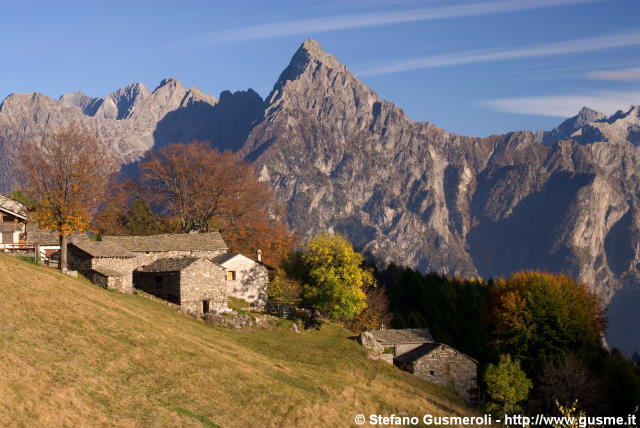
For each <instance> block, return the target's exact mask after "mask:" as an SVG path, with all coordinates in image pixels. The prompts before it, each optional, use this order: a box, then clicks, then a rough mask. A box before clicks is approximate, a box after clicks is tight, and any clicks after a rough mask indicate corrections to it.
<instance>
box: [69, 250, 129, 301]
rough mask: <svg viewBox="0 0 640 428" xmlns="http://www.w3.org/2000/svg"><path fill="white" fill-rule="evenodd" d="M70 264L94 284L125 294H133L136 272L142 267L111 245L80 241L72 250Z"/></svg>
mask: <svg viewBox="0 0 640 428" xmlns="http://www.w3.org/2000/svg"><path fill="white" fill-rule="evenodd" d="M67 249H68V253H67V264H68V266H69V269H71V270H77V271H78V272H80V273H81V274H82V275H84V276H85V277H86V278H88V279H89V280H90V281H91V282H93V283H94V284H97V285H99V286H101V287H103V288H106V289H109V290H116V291H119V292H121V293H131V292H132V290H133V277H132V272H133V270H134V269H135V268H136V267H138V263H139V261H138V259H137V257H136V255H135V254H134V253H132V252H131V251H128V250H125V249H124V248H122V247H120V246H118V245H115V244H111V243H108V242H96V241H89V240H88V239H87V240H84V241H79V242H74V243H70V244H69V246H68V248H67Z"/></svg>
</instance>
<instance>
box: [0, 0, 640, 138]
mask: <svg viewBox="0 0 640 428" xmlns="http://www.w3.org/2000/svg"><path fill="white" fill-rule="evenodd" d="M307 37H312V38H314V39H316V40H317V41H318V42H319V43H320V44H321V45H322V46H323V47H324V49H325V50H326V51H327V52H329V53H332V54H334V55H335V56H337V58H338V59H339V60H340V61H341V62H343V63H344V64H345V65H347V67H349V69H350V70H351V71H353V72H354V73H355V74H356V76H357V77H358V78H360V79H361V80H362V81H363V82H364V83H365V84H367V85H368V86H370V87H371V88H372V89H373V90H374V91H376V92H377V93H378V94H379V95H380V96H381V97H382V98H385V99H387V100H389V101H392V102H395V103H396V104H398V105H399V106H400V107H401V108H403V109H404V110H405V112H407V114H408V115H409V117H411V118H412V119H413V120H421V121H422V120H425V121H429V122H432V123H434V124H436V125H437V126H439V127H441V128H444V129H446V130H448V131H452V132H457V133H461V134H465V135H477V136H485V135H489V134H491V133H500V132H506V131H509V130H517V129H533V130H535V129H551V128H553V127H554V126H555V125H557V124H558V123H559V122H561V121H562V120H563V117H567V116H570V115H573V114H575V113H576V112H577V111H578V109H579V108H580V107H581V106H583V105H588V106H591V107H593V108H595V109H598V110H601V111H604V112H605V113H613V112H614V111H615V110H617V109H619V108H621V109H626V108H627V107H628V106H629V105H630V104H640V1H638V0H478V1H469V0H423V1H411V0H399V1H391V0H387V1H382V0H340V1H338V0H328V1H301V0H297V1H277V0H276V1H269V2H264V1H256V2H244V1H235V2H217V1H182V2H175V1H162V0H160V1H155V2H137V1H135V0H129V1H118V0H115V1H110V2H99V3H98V2H86V1H62V0H60V1H57V2H49V1H47V2H35V1H31V2H10V3H9V2H8V3H5V4H4V5H3V7H2V10H1V11H0V41H1V43H2V45H1V46H2V50H1V53H2V57H1V58H2V60H1V62H0V98H4V97H5V96H7V95H8V94H10V93H12V92H31V91H39V92H42V93H44V94H47V95H50V96H52V97H54V98H58V97H59V96H60V95H61V94H62V93H65V92H72V91H76V90H80V91H83V92H84V93H86V94H88V95H91V96H100V97H103V96H105V95H107V94H108V93H109V92H112V91H113V90H115V89H117V88H119V87H122V86H124V85H127V84H130V83H133V82H142V83H144V84H145V85H147V86H148V87H149V88H150V89H153V88H155V87H156V86H157V85H158V83H159V82H160V81H161V80H162V79H163V78H165V77H176V78H178V79H179V80H181V81H182V83H183V84H184V85H185V86H197V87H199V88H200V89H202V90H203V91H205V92H208V93H212V94H214V95H216V96H217V95H219V93H220V92H221V91H223V90H225V89H229V90H240V89H247V88H253V89H255V90H256V91H258V92H259V93H260V94H261V95H262V96H263V97H265V96H266V95H267V94H268V93H269V91H270V90H271V87H272V86H273V84H274V82H275V81H276V79H277V78H278V76H279V74H280V72H281V71H282V70H283V69H284V67H286V65H287V64H288V62H289V60H290V58H291V55H292V54H293V53H294V52H295V50H296V49H297V48H298V46H299V45H300V44H301V43H302V41H303V40H304V39H305V38H307Z"/></svg>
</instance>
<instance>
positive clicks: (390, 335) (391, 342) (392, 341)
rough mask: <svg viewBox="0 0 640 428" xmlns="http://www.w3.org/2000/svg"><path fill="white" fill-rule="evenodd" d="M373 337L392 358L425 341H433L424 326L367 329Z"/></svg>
mask: <svg viewBox="0 0 640 428" xmlns="http://www.w3.org/2000/svg"><path fill="white" fill-rule="evenodd" d="M369 333H371V335H372V336H373V338H374V339H375V340H376V341H377V342H378V343H379V344H380V345H382V347H383V348H384V349H385V351H387V352H389V351H391V352H392V354H393V356H394V358H397V357H399V356H400V355H403V354H405V353H407V352H409V351H411V350H412V349H415V348H417V347H419V346H421V345H424V344H425V343H433V342H434V340H433V337H431V333H429V330H428V329H426V328H406V329H398V330H396V329H388V330H371V331H369Z"/></svg>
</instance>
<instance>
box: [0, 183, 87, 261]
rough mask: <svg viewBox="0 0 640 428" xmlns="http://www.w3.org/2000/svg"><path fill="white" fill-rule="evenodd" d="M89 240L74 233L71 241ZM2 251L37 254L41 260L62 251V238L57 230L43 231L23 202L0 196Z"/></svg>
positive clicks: (0, 243)
mask: <svg viewBox="0 0 640 428" xmlns="http://www.w3.org/2000/svg"><path fill="white" fill-rule="evenodd" d="M83 239H87V235H86V233H84V232H79V233H73V234H72V235H71V236H70V237H69V241H78V240H83ZM0 250H5V251H20V252H23V253H28V254H30V255H31V254H36V253H37V255H38V256H39V258H40V259H41V260H44V261H48V260H49V258H50V257H51V256H52V255H53V254H54V253H55V252H56V251H59V250H60V238H59V236H58V232H57V231H55V230H43V229H40V228H38V225H37V223H35V222H34V221H33V219H31V218H30V217H29V214H28V211H27V206H26V205H24V204H23V203H22V202H19V201H16V200H14V199H11V198H8V197H6V196H3V195H0Z"/></svg>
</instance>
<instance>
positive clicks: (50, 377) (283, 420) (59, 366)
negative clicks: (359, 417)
mask: <svg viewBox="0 0 640 428" xmlns="http://www.w3.org/2000/svg"><path fill="white" fill-rule="evenodd" d="M347 337H348V334H347V332H345V331H344V330H343V329H341V328H339V327H337V326H332V325H329V326H325V327H323V329H322V330H321V331H309V332H302V333H295V332H293V331H292V330H290V329H273V330H263V329H255V330H251V331H234V330H229V329H221V328H211V327H209V326H207V325H205V324H204V323H203V322H201V321H199V320H196V319H193V318H189V317H187V316H183V315H180V314H178V313H176V312H175V311H173V310H171V309H169V308H167V307H166V306H164V305H162V304H160V303H158V302H154V301H152V300H149V299H145V298H143V297H141V296H136V295H123V294H118V293H114V292H109V291H106V290H103V289H100V288H98V287H96V286H93V285H91V284H89V283H88V282H87V281H86V280H84V279H73V278H70V277H66V276H64V275H62V274H59V273H58V272H55V271H53V270H49V269H46V268H41V267H37V266H33V265H30V264H27V263H25V262H22V261H19V260H15V259H13V258H10V257H8V256H4V255H0V397H1V398H0V425H1V426H8V425H17V426H73V427H81V426H154V427H155V426H215V425H214V424H218V425H220V426H223V427H230V426H252V425H253V426H283V425H285V426H293V425H296V426H311V425H314V426H320V425H326V426H332V425H333V426H349V425H353V424H352V421H353V417H354V416H355V414H357V413H360V412H362V413H364V414H370V413H382V414H390V413H396V414H398V413H401V412H406V413H407V414H409V415H422V414H424V413H435V414H470V412H469V410H467V409H466V408H465V407H464V405H462V404H461V402H460V400H459V399H458V398H457V397H456V396H455V395H454V394H453V393H451V392H449V391H447V390H444V389H441V388H438V387H436V386H434V385H431V384H429V383H427V382H423V381H421V380H419V379H417V378H415V377H413V376H411V375H409V374H407V373H404V372H401V371H400V370H398V369H396V368H392V367H390V366H387V365H384V364H383V363H380V362H374V361H370V360H368V359H367V358H366V353H365V351H364V349H363V348H362V347H360V346H359V345H357V344H356V343H354V342H353V341H350V340H348V339H347Z"/></svg>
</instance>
